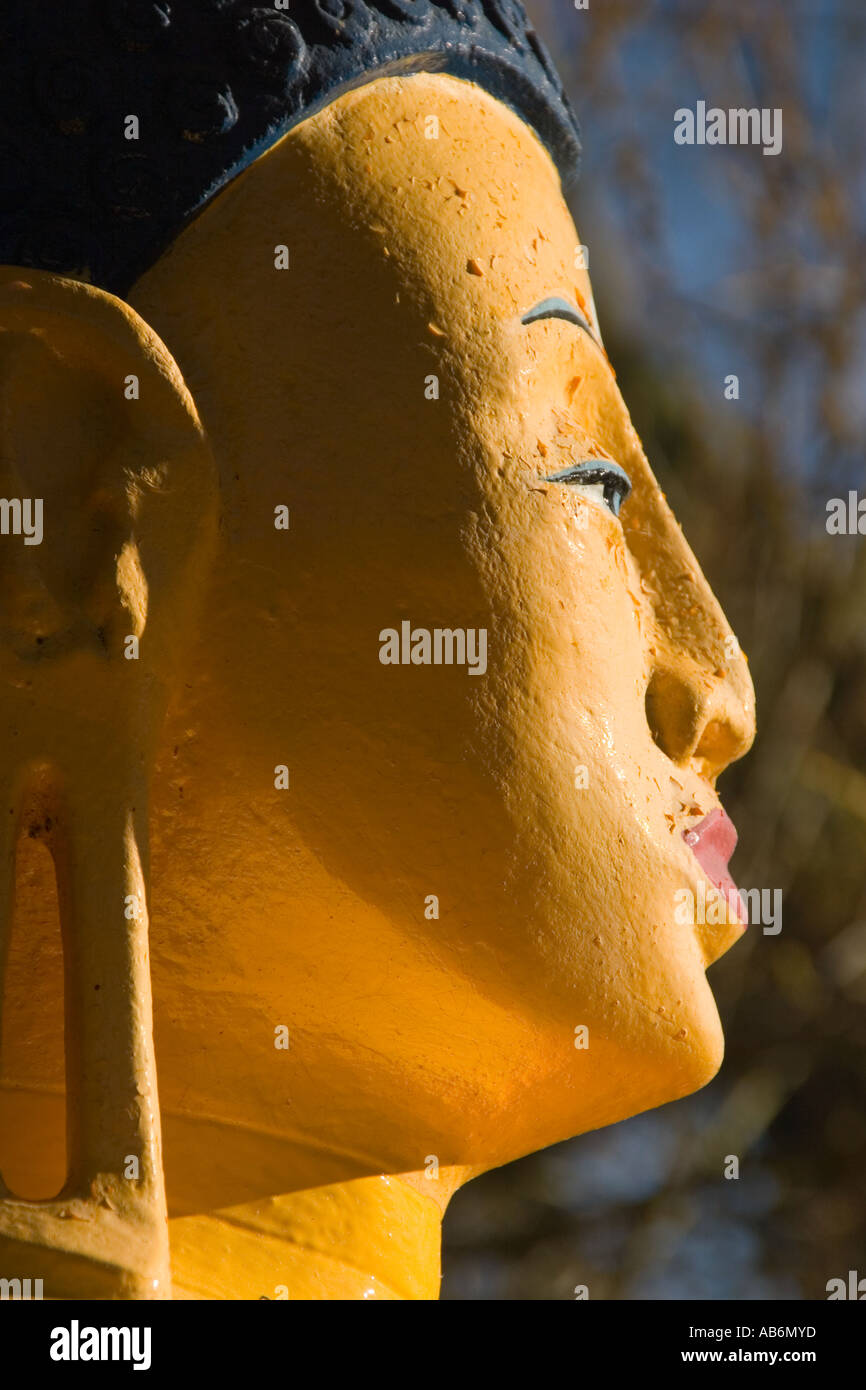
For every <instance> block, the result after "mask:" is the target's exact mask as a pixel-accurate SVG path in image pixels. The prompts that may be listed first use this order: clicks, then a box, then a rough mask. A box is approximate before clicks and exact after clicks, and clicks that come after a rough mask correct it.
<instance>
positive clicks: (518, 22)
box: [0, 0, 580, 296]
mask: <svg viewBox="0 0 866 1390" xmlns="http://www.w3.org/2000/svg"><path fill="white" fill-rule="evenodd" d="M0 45H2V48H0V53H2V58H0V68H2V74H0V263H4V264H11V265H24V266H36V267H39V268H41V269H44V270H53V271H58V272H62V273H66V274H70V275H75V276H79V277H81V278H86V279H89V280H90V281H92V282H93V283H94V284H96V285H99V286H101V287H102V288H103V289H107V290H109V291H111V292H112V293H114V294H117V295H121V296H123V295H124V294H125V293H126V292H127V291H128V289H129V287H130V286H131V285H132V284H133V283H134V281H135V280H136V279H137V278H138V276H139V275H141V274H142V273H143V272H144V271H145V270H146V269H147V268H148V267H149V266H151V265H152V264H153V263H154V262H155V261H156V260H157V259H158V258H159V256H160V255H161V254H162V252H163V251H164V250H165V249H166V248H167V247H168V246H169V245H170V244H171V242H172V241H173V240H174V239H175V237H176V236H177V234H178V232H179V231H180V230H181V228H182V227H183V226H184V225H185V224H186V222H187V221H189V219H190V218H191V217H193V216H194V215H195V214H196V213H197V212H198V211H199V210H200V209H201V208H202V207H203V206H204V204H205V203H206V202H207V201H208V199H210V198H212V197H213V196H214V194H215V193H217V192H218V191H219V190H220V189H221V188H222V187H224V185H225V184H226V183H228V181H229V180H230V179H231V178H233V177H234V175H235V174H237V173H238V172H239V171H240V170H242V169H244V168H245V167H246V166H247V165H249V164H250V163H251V162H252V161H253V160H254V159H256V157H257V156H258V155H259V154H260V153H261V152H262V151H263V150H265V149H266V148H267V147H268V146H269V145H272V144H273V143H274V142H275V141H276V140H278V139H279V138H280V137H281V136H282V135H284V134H285V132H286V131H287V130H289V129H290V128H291V127H292V126H293V125H295V124H297V123H298V122H299V121H300V120H302V119H303V118H304V117H305V116H307V115H308V114H309V113H310V112H311V111H314V110H316V109H317V108H318V107H321V106H323V105H325V104H326V103H327V102H329V101H332V100H333V99H334V97H335V96H336V95H338V94H339V93H340V92H341V91H345V90H346V89H348V88H350V87H353V86H358V85H360V84H362V83H366V82H369V81H371V80H373V79H374V78H375V77H377V76H393V75H398V74H406V73H413V72H421V71H428V72H446V73H451V74H453V75H454V76H457V77H463V78H467V79H469V80H471V81H473V82H476V83H478V84H479V86H481V87H483V88H485V89H486V90H487V91H488V92H490V93H492V94H493V95H494V96H496V97H498V98H500V99H501V100H503V101H505V102H507V103H508V104H509V105H510V106H511V107H512V108H513V109H514V110H515V111H516V112H517V113H518V114H519V115H520V116H521V117H522V118H523V119H524V120H525V121H527V122H528V124H530V125H531V126H532V127H533V128H534V129H535V131H536V132H537V134H538V135H539V137H540V138H541V139H542V141H543V142H544V143H545V144H546V146H547V147H548V149H549V150H550V152H551V155H552V156H553V158H554V160H555V161H556V163H557V165H558V167H559V170H560V173H561V174H562V176H563V179H564V181H566V182H568V181H569V180H570V178H571V177H572V176H573V174H574V173H576V169H577V162H578V158H579V153H580V140H579V133H578V128H577V122H576V120H575V117H574V113H573V112H572V109H571V107H570V105H569V103H568V99H567V97H566V96H565V94H564V92H563V89H562V84H561V82H560V80H559V78H558V76H557V74H556V71H555V69H554V67H553V65H552V63H551V61H550V58H549V56H548V54H547V52H546V50H545V49H544V47H543V45H542V44H541V42H540V41H539V39H538V37H537V35H536V34H535V32H534V30H533V29H532V27H531V25H530V24H529V21H528V20H527V17H526V13H525V11H524V9H523V6H522V5H521V4H519V3H517V0H290V4H289V6H288V8H284V7H283V6H282V5H281V3H280V0H273V3H272V4H270V5H263V4H252V3H249V0H41V3H40V2H38V0H2V4H0ZM130 115H134V116H136V117H137V118H138V122H139V138H138V139H137V140H129V139H127V138H126V136H125V133H124V132H125V118H126V117H127V116H130Z"/></svg>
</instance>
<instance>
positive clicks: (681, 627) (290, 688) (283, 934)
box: [130, 75, 753, 1200]
mask: <svg viewBox="0 0 866 1390" xmlns="http://www.w3.org/2000/svg"><path fill="white" fill-rule="evenodd" d="M431 118H435V119H431ZM279 247H285V248H287V251H288V256H287V257H286V256H285V254H283V253H281V252H280V251H279V250H278V249H277V248H279ZM286 260H288V268H277V265H278V264H279V265H280V266H284V265H285V262H286ZM578 262H579V237H578V235H577V232H576V231H575V227H574V224H573V222H572V219H571V217H570V215H569V212H568V210H567V208H566V205H565V203H564V201H563V198H562V194H561V190H560V186H559V181H558V178H557V175H556V172H555V170H554V167H553V165H552V163H551V161H550V159H549V157H548V155H547V154H546V152H545V151H544V149H543V148H542V147H541V145H540V144H539V143H538V141H537V140H536V138H535V136H534V135H533V133H532V132H531V131H530V130H529V129H528V128H527V127H526V126H525V125H524V124H523V123H522V122H521V121H520V120H519V119H518V118H517V117H516V116H515V115H514V114H513V113H511V112H510V111H509V110H508V109H507V108H506V107H505V106H503V105H501V104H500V103H498V102H497V101H496V100H494V99H493V98H492V97H490V96H488V95H486V94H485V93H483V92H482V91H480V90H479V89H477V88H475V87H473V86H472V85H470V84H467V83H464V82H460V81H458V80H455V79H452V78H448V77H445V76H441V75H436V76H433V75H419V76H415V77H412V78H408V79H396V78H391V79H383V80H381V81H378V82H376V83H374V84H371V85H370V86H368V87H365V88H363V89H361V90H358V91H355V92H351V93H348V94H346V95H344V96H343V97H342V98H341V99H340V100H339V101H337V102H335V103H334V104H333V105H331V106H329V107H328V108H327V109H325V110H324V111H322V112H320V113H318V114H317V115H315V116H314V117H312V118H311V119H309V120H308V121H306V122H305V123H304V124H303V125H302V126H301V127H299V128H298V129H296V130H295V131H294V132H292V133H291V134H290V135H289V136H287V137H286V138H285V139H284V140H282V142H281V143H280V144H279V145H277V146H276V147H275V148H273V149H272V150H270V151H269V152H268V153H267V154H265V155H264V156H263V157H262V158H261V159H259V160H258V162H257V163H256V164H255V165H254V166H253V167H252V168H251V169H250V170H248V171H247V172H246V173H245V174H244V175H243V176H242V177H240V178H239V179H238V180H236V181H235V183H234V184H233V185H231V186H230V188H229V189H228V190H227V191H226V192H224V193H223V194H222V195H221V196H220V197H219V198H217V200H216V201H215V202H214V203H213V204H212V205H211V206H210V207H209V208H208V209H207V210H206V211H205V212H204V213H203V214H202V215H201V216H200V217H199V218H198V219H197V221H196V222H195V223H194V224H193V225H192V226H191V227H190V228H189V229H188V230H187V231H186V232H185V233H184V234H183V235H182V236H181V238H180V239H179V241H178V242H177V243H176V245H175V247H174V248H173V249H172V250H171V252H169V253H168V254H167V255H166V256H165V257H164V258H163V259H162V260H161V261H160V263H159V264H158V265H157V266H156V267H155V268H154V269H153V270H152V271H151V272H150V273H149V274H148V275H147V276H145V277H144V279H143V280H142V281H141V282H139V284H138V286H137V287H136V288H135V290H134V292H133V293H132V295H131V296H130V299H131V302H132V304H133V307H134V308H135V309H136V310H137V311H138V312H139V313H140V314H141V315H142V316H143V317H144V318H145V319H146V320H147V322H148V323H150V324H151V325H152V326H153V328H154V329H155V330H156V331H157V332H158V333H159V334H160V335H161V337H162V338H163V340H164V341H165V342H166V344H167V345H168V347H169V349H170V350H171V352H172V353H173V355H174V357H175V358H176V360H177V361H178V363H179V364H180V366H181V369H182V370H183V372H184V375H185V378H186V381H187V384H188V385H189V387H190V390H191V391H192V394H193V397H194V399H195V402H196V406H197V408H198V410H199V413H200V415H201V418H202V419H203V421H204V423H205V426H206V429H207V430H208V432H209V435H210V439H211V443H212V447H213V450H214V454H215V456H216V458H217V462H218V464H219V467H220V469H221V489H222V500H223V529H222V549H221V552H220V556H219V559H218V562H217V566H216V571H215V577H214V581H213V585H212V590H211V596H210V600H209V606H208V609H207V612H206V615H205V619H204V621H203V623H202V629H201V632H202V636H201V640H200V643H199V645H198V647H197V649H196V651H195V652H194V653H193V654H192V658H191V661H190V669H191V670H192V671H194V672H195V673H196V675H195V678H194V679H193V678H190V681H189V686H190V688H189V689H188V690H187V694H186V698H185V703H184V704H183V705H182V706H181V707H180V708H179V710H178V711H177V712H176V713H175V716H174V720H173V722H172V723H171V724H170V727H169V730H168V732H167V734H166V737H165V740H164V756H163V758H162V762H161V767H160V772H159V776H158V778H157V784H156V789H155V812H154V817H155V845H154V855H153V883H154V890H153V927H152V931H153V958H154V995H155V1007H156V1019H157V1043H158V1065H159V1075H160V1090H161V1096H162V1101H163V1106H164V1110H165V1111H166V1112H167V1115H168V1119H167V1121H166V1127H167V1130H168V1135H169V1138H168V1142H167V1148H168V1153H169V1164H171V1152H172V1139H171V1135H172V1123H174V1124H175V1126H176V1128H177V1131H178V1133H180V1130H181V1129H183V1126H184V1123H185V1122H184V1119H183V1116H184V1115H190V1116H194V1115H196V1114H197V1115H199V1116H202V1115H204V1116H207V1117H210V1119H211V1120H212V1121H213V1124H214V1125H215V1126H217V1129H216V1130H212V1131H211V1132H210V1137H209V1138H208V1144H209V1145H212V1143H213V1134H214V1133H216V1132H219V1133H222V1134H224V1133H225V1130H224V1128H223V1127H224V1126H230V1125H232V1124H234V1123H235V1122H238V1123H240V1124H241V1125H243V1126H244V1127H245V1133H246V1134H247V1135H248V1136H249V1135H251V1134H256V1133H259V1134H261V1135H264V1134H265V1132H267V1134H268V1136H270V1138H269V1142H271V1140H273V1142H274V1143H279V1144H281V1143H285V1144H286V1145H290V1146H292V1147H296V1148H297V1149H298V1150H299V1151H300V1150H303V1151H308V1152H309V1153H310V1154H314V1155H316V1156H317V1157H316V1158H315V1161H314V1160H313V1159H311V1168H310V1171H311V1172H313V1173H316V1174H319V1175H320V1179H321V1180H327V1178H328V1177H330V1176H339V1175H340V1173H341V1172H344V1171H345V1170H346V1169H349V1168H352V1169H353V1170H354V1171H376V1170H378V1169H387V1170H388V1171H398V1172H399V1171H406V1170H411V1169H421V1168H423V1166H424V1164H425V1160H426V1158H427V1156H428V1155H431V1154H433V1155H436V1156H437V1158H438V1160H439V1161H440V1162H442V1163H453V1164H458V1163H466V1164H474V1165H478V1166H481V1167H488V1166H492V1165H494V1164H497V1163H501V1162H504V1161H506V1160H508V1159H511V1158H514V1157H516V1156H518V1155H519V1154H521V1153H524V1152H527V1151H529V1150H532V1149H534V1148H538V1147H541V1146H543V1145H545V1144H548V1143H551V1142H553V1141H556V1140H560V1139H563V1138H566V1137H567V1136H570V1135H574V1134H576V1133H579V1132H581V1131H584V1130H587V1129H590V1128H593V1127H596V1126H598V1125H601V1124H606V1123H609V1122H612V1121H615V1120H618V1119H621V1118H623V1117H624V1116H627V1115H630V1114H633V1113H634V1112H636V1111H639V1110H642V1109H646V1108H647V1107H650V1106H654V1105H658V1104H660V1103H662V1102H665V1101H668V1100H671V1099H673V1098H675V1097H677V1096H680V1095H683V1094H685V1093H688V1092H689V1091H692V1090H694V1089H695V1088H697V1087H699V1086H700V1085H702V1084H703V1083H704V1082H706V1081H707V1080H708V1079H709V1078H710V1077H711V1076H712V1075H713V1074H714V1072H715V1070H716V1068H717V1067H718V1065H719V1061H720V1058H721V1051H722V1039H721V1032H720V1026H719V1020H718V1016H717V1012H716V1009H715V1006H714V1003H713V999H712V995H711V993H710V990H709V988H708V985H707V983H706V979H705V973H704V972H705V967H706V965H707V964H708V963H709V962H710V961H712V960H713V959H715V958H716V957H717V956H718V955H720V954H721V952H722V951H723V950H725V949H726V948H727V946H728V945H730V944H731V942H732V941H733V940H734V939H735V938H736V936H737V935H738V934H739V931H740V928H739V927H736V926H722V927H714V926H707V927H705V928H701V927H692V926H686V925H680V924H678V923H677V921H676V913H675V904H676V896H675V895H676V894H677V892H678V890H682V889H684V888H690V889H693V890H695V891H696V892H697V890H698V885H699V883H700V881H701V879H702V871H701V869H700V867H699V866H698V863H697V861H696V859H695V857H694V855H693V854H692V851H691V850H690V849H689V847H688V845H687V844H686V843H685V841H684V839H683V832H684V831H685V830H686V829H687V828H688V827H689V826H690V825H692V824H694V822H696V821H697V820H699V819H700V818H701V816H703V815H706V814H708V813H709V812H710V811H712V810H713V808H714V807H716V805H717V804H718V803H717V798H716V793H715V791H714V779H715V776H716V774H717V773H718V772H719V771H720V770H721V769H722V768H723V767H724V766H725V765H726V763H728V762H729V761H730V760H731V759H732V758H735V757H738V756H739V755H741V754H742V753H743V752H744V751H745V750H746V749H747V748H748V746H749V743H750V741H751V739H752V736H753V696H752V689H751V682H750V679H749V676H748V672H747V669H746V666H745V663H744V660H743V658H742V656H741V655H740V654H739V651H738V649H737V648H736V644H735V643H734V642H733V641H732V640H731V634H730V631H729V628H728V626H727V624H726V622H725V619H724V617H723V615H722V613H721V610H720V608H719V605H718V603H717V602H716V600H715V598H714V596H713V594H712V593H711V591H710V589H709V587H708V586H707V584H706V582H705V580H704V578H703V576H702V575H701V572H700V569H699V567H698V564H697V562H696V560H695V558H694V556H693V555H692V553H691V551H690V550H689V548H688V546H687V544H686V542H685V540H684V539H683V536H682V534H681V532H680V529H679V527H678V525H677V523H676V521H675V520H674V518H673V516H672V515H671V513H670V511H669V509H668V507H667V505H666V503H665V500H664V497H663V495H662V493H661V492H660V490H659V487H658V485H657V483H656V481H655V479H654V478H653V475H652V473H651V471H650V468H649V466H648V464H647V461H646V459H645V457H644V454H643V452H642V449H641V445H640V442H639V440H638V438H637V436H636V434H635V432H634V429H633V427H632V425H631V423H630V421H629V417H628V413H627V411H626V408H625V406H624V404H623V401H622V399H621V397H620V394H619V392H618V390H617V387H616V384H615V380H614V373H613V371H612V369H611V366H610V363H609V362H608V360H607V357H606V355H605V352H604V350H603V348H602V346H601V344H600V341H599V337H598V330H597V325H596V323H595V321H594V310H593V308H592V297H591V292H590V287H589V280H588V276H587V274H586V272H585V270H583V269H581V268H580V267H579V264H578ZM551 300H554V301H557V303H555V304H554V305H550V304H549V303H547V302H548V301H551ZM538 306H543V307H542V308H541V309H539V308H538ZM569 306H570V307H569ZM533 310H535V311H536V312H535V314H533V312H532V311H533ZM551 313H552V314H553V316H551ZM527 319H528V320H529V321H527ZM581 320H584V321H585V322H581ZM587 460H589V461H591V462H593V463H594V466H596V467H602V468H607V469H608V472H607V473H602V474H594V475H591V476H590V480H589V482H588V483H587V482H585V481H582V480H585V479H586V477H587V475H586V473H585V472H584V473H583V474H580V473H578V474H577V475H576V477H575V478H574V479H572V481H556V480H552V478H553V477H554V475H557V474H561V473H562V472H563V471H564V470H569V469H572V468H574V467H576V466H578V465H580V464H582V463H584V462H586V461H587ZM599 461H604V462H603V463H600V462H599ZM617 468H618V469H621V470H624V472H625V473H626V474H627V475H628V478H629V479H630V481H631V485H632V490H631V493H630V495H629V496H628V497H627V499H626V500H625V501H624V502H623V504H622V508H621V512H620V514H619V515H616V514H615V511H616V497H615V494H616V489H617V486H618V484H617V482H616V479H617V477H618V476H619V475H618V474H617V473H616V471H615V470H616V469H617ZM593 479H594V481H593ZM605 493H607V500H605ZM280 507H287V508H288V509H289V525H288V529H281V528H280V527H278V526H277V525H275V509H278V508H280ZM276 515H277V517H278V519H280V520H284V519H285V514H284V513H277V514H276ZM404 625H408V627H406V626H404ZM446 630H447V632H448V633H450V636H443V635H442V634H443V633H444V632H446ZM407 632H408V637H407V636H406V635H405V634H406V633H407ZM437 633H438V634H439V635H438V637H437ZM425 634H426V636H425ZM482 634H483V636H482ZM485 644H486V645H485ZM449 651H450V654H451V656H452V661H451V663H450V664H449V663H448V661H447V656H448V653H449ZM413 652H414V657H413V655H412V654H413ZM461 652H462V653H463V657H464V659H463V660H462V662H461ZM437 656H438V658H439V659H438V660H437V659H436V658H437ZM407 658H408V659H407ZM282 766H285V767H286V768H287V769H288V787H287V788H286V787H285V785H284V783H285V781H286V778H285V777H280V775H279V773H278V772H277V771H276V769H278V768H280V767H282ZM282 1025H285V1026H287V1027H288V1029H289V1034H290V1039H291V1041H290V1046H289V1049H288V1051H285V1050H283V1051H281V1050H280V1049H279V1048H276V1049H275V1047H274V1036H275V1033H274V1030H275V1029H277V1028H278V1027H280V1026H282ZM172 1115H173V1116H174V1117H175V1120H174V1122H173V1121H172V1119H171V1116H172ZM198 1123H199V1129H198V1130H196V1133H203V1132H204V1130H203V1129H202V1125H203V1124H204V1121H202V1120H200V1121H199V1122H198ZM193 1128H194V1124H193V1121H192V1120H190V1121H189V1135H191V1134H192V1133H193ZM189 1135H188V1136H187V1138H186V1139H185V1140H184V1143H186V1144H187V1146H188V1149H189V1152H190V1153H192V1151H193V1150H194V1148H195V1144H196V1143H197V1142H198V1141H196V1140H195V1139H194V1138H190V1137H189ZM201 1142H202V1144H204V1141H203V1140H202V1141H201ZM245 1142H249V1143H252V1140H250V1139H248V1140H246V1141H245ZM180 1143H181V1141H180V1139H177V1140H176V1146H177V1145H180ZM324 1153H330V1154H332V1155H333V1156H334V1162H335V1164H336V1166H335V1168H334V1171H333V1174H330V1173H328V1174H322V1172H321V1169H320V1167H318V1166H317V1164H319V1163H320V1160H321V1155H322V1154H324ZM226 1163H227V1166H231V1165H230V1163H229V1161H228V1160H226ZM191 1167H194V1165H192V1164H191ZM275 1167H276V1168H278V1167H279V1162H278V1161H276V1160H275ZM212 1170H213V1161H212V1163H211V1171H212ZM201 1171H202V1170H201V1168H200V1167H199V1168H198V1170H197V1172H198V1179H197V1180H198V1181H199V1182H201V1181H202V1179H201ZM208 1181H210V1179H208ZM261 1181H262V1182H266V1181H267V1179H265V1178H262V1179H261ZM274 1181H277V1179H276V1177H275V1178H274ZM189 1182H190V1183H192V1182H193V1178H190V1179H189ZM205 1185H207V1184H205ZM214 1185H215V1186H214V1192H213V1197H214V1200H225V1199H226V1198H227V1197H232V1198H235V1199H237V1198H238V1197H239V1196H242V1195H243V1194H241V1193H239V1192H238V1191H237V1190H235V1188H232V1186H231V1184H230V1183H228V1182H226V1183H225V1184H222V1185H220V1183H219V1182H218V1181H217V1180H216V1179H214ZM176 1186H177V1184H175V1187H176ZM271 1190H279V1187H277V1188H276V1189H273V1188H272V1189H271ZM170 1193H171V1172H170Z"/></svg>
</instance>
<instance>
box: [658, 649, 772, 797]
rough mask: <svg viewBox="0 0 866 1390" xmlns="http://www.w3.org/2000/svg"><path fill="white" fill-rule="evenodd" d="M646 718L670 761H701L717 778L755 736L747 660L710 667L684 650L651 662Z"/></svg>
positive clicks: (704, 769)
mask: <svg viewBox="0 0 866 1390" xmlns="http://www.w3.org/2000/svg"><path fill="white" fill-rule="evenodd" d="M645 702H646V717H647V723H648V724H649V727H650V732H651V733H652V736H653V738H654V739H655V742H656V743H657V744H658V745H659V747H660V748H661V749H662V750H663V751H664V752H665V753H666V754H667V756H668V757H669V758H670V759H671V761H672V762H675V763H677V764H679V765H683V764H685V763H689V762H697V763H699V764H700V765H701V768H700V770H701V772H702V773H703V775H704V776H706V777H708V778H710V779H713V778H715V777H717V776H718V775H719V773H720V772H722V771H724V769H725V768H726V767H727V766H728V764H729V763H732V762H735V761H736V759H737V758H741V757H742V756H743V754H744V753H746V752H747V751H748V749H749V747H750V746H751V743H752V740H753V738H754V736H755V722H754V696H753V693H752V683H751V679H750V677H749V673H748V669H747V668H746V664H745V660H744V658H743V657H742V655H741V654H740V653H739V652H737V654H736V656H735V657H734V658H733V659H732V660H731V661H730V663H729V665H728V666H722V667H715V668H713V669H710V668H709V667H707V666H704V665H702V664H701V663H700V662H698V661H696V660H695V659H694V658H693V657H691V656H689V655H688V654H687V653H685V652H681V653H672V652H667V653H665V654H664V655H663V656H661V657H659V658H658V659H657V661H656V663H655V665H654V667H653V670H652V673H651V675H650V679H649V682H648V685H647V689H646V701H645Z"/></svg>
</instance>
